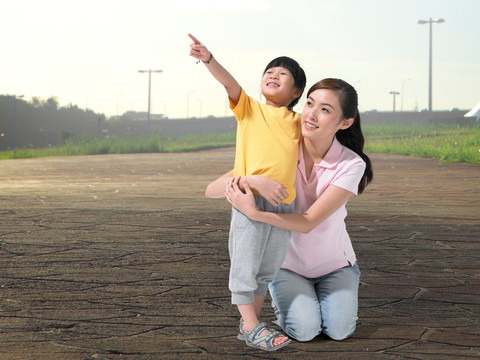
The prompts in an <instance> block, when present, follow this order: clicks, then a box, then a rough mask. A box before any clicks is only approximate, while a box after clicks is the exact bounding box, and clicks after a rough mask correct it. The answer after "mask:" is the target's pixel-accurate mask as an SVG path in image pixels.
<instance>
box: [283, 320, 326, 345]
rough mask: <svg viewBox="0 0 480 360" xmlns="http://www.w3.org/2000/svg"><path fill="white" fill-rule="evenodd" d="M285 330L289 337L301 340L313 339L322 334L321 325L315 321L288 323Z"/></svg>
mask: <svg viewBox="0 0 480 360" xmlns="http://www.w3.org/2000/svg"><path fill="white" fill-rule="evenodd" d="M284 330H285V333H286V334H287V335H288V336H289V337H291V338H293V339H295V340H296V341H300V342H307V341H311V340H313V339H314V338H315V337H317V336H318V335H319V334H320V326H319V324H314V321H312V322H303V323H298V322H297V323H295V324H290V325H286V326H285V328H284Z"/></svg>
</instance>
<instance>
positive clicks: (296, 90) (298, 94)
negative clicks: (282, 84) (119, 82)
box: [293, 87, 302, 99]
mask: <svg viewBox="0 0 480 360" xmlns="http://www.w3.org/2000/svg"><path fill="white" fill-rule="evenodd" d="M301 95H302V90H300V89H299V88H297V87H296V88H294V89H293V96H294V97H295V99H296V98H299V97H300V96H301Z"/></svg>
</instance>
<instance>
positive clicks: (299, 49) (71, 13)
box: [0, 0, 480, 119]
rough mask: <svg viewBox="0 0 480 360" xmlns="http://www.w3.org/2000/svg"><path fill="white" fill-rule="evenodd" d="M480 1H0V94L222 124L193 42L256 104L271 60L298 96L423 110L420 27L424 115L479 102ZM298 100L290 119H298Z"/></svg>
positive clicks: (222, 111)
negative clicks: (322, 86) (315, 94)
mask: <svg viewBox="0 0 480 360" xmlns="http://www.w3.org/2000/svg"><path fill="white" fill-rule="evenodd" d="M478 14H480V1H478V0H455V1H452V0H402V1H398V0H396V1H393V0H295V1H288V0H94V1H92V0H83V1H75V2H74V1H65V0H43V1H37V0H23V1H6V0H1V1H0V32H1V33H2V34H3V36H2V56H1V58H0V59H1V60H0V63H1V65H2V66H1V67H0V78H1V79H2V81H1V82H0V94H3V95H5V94H10V95H13V94H15V95H17V96H21V95H23V96H24V99H25V100H27V101H30V99H31V98H32V97H34V96H36V97H40V98H42V99H47V98H49V97H52V96H53V97H56V98H57V100H58V102H59V104H60V105H61V106H66V105H68V104H74V105H77V106H79V107H80V108H88V109H92V110H94V111H95V112H99V113H105V114H106V115H107V116H113V115H118V114H123V113H124V112H126V111H130V110H132V111H147V104H148V74H146V73H139V72H138V70H148V69H152V70H162V73H153V74H152V82H151V113H152V114H164V115H165V116H167V117H169V118H170V119H178V118H185V117H187V116H188V117H205V116H210V115H212V116H216V117H221V116H225V115H227V116H230V115H231V111H230V110H229V109H228V102H227V97H226V93H225V90H224V88H223V87H222V86H221V85H220V84H219V83H218V82H217V81H216V80H215V79H214V78H213V77H212V76H211V75H210V74H209V72H208V70H207V69H206V68H205V66H204V65H203V64H196V62H195V59H194V58H192V57H190V56H189V45H190V43H191V40H190V39H189V38H188V36H187V34H188V33H192V34H193V35H195V36H196V37H197V38H198V39H199V40H200V41H201V42H202V43H204V44H205V45H206V46H207V47H208V49H209V50H210V51H211V52H212V53H213V55H214V56H215V58H216V59H217V60H218V61H219V62H220V63H221V64H222V65H223V66H224V67H225V68H226V69H227V70H228V71H229V72H230V73H231V74H232V75H233V76H234V77H235V78H236V79H237V81H238V82H239V83H240V85H241V86H242V87H243V88H244V89H245V91H246V92H247V93H248V94H249V95H251V96H253V97H255V98H257V99H259V100H262V101H264V99H263V98H262V97H261V94H260V80H261V77H262V72H263V69H264V67H265V66H266V65H267V64H268V62H270V60H272V59H273V58H275V57H277V56H283V55H286V56H290V57H292V58H294V59H296V60H297V61H298V62H299V63H300V65H301V66H302V67H303V68H304V70H305V72H306V74H307V89H308V88H309V87H310V86H311V85H313V84H314V83H315V82H316V81H318V80H321V79H323V78H326V77H335V78H342V79H344V80H345V81H347V82H349V83H350V84H352V85H353V86H354V87H355V88H356V89H357V92H358V94H359V108H360V111H362V112H363V111H370V110H374V109H375V110H378V111H392V109H393V95H391V94H390V91H397V92H400V95H397V96H396V99H395V102H396V110H397V111H400V110H404V111H413V110H422V109H426V108H428V58H429V57H428V44H429V25H428V24H427V25H420V24H417V21H418V20H420V19H422V20H428V19H429V18H433V19H438V18H443V19H445V22H444V23H441V24H438V23H435V24H433V26H432V30H433V31H432V33H433V42H432V44H433V91H432V93H433V110H450V109H452V108H459V109H465V110H470V109H471V108H473V107H474V106H475V105H476V104H477V103H479V102H480V86H479V84H480V46H479V40H478V39H479V38H480V21H479V19H478ZM303 104H304V97H303V98H302V100H301V101H300V102H299V105H298V106H297V107H296V108H295V110H297V111H299V112H301V108H302V106H303Z"/></svg>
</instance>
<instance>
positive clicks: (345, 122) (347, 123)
mask: <svg viewBox="0 0 480 360" xmlns="http://www.w3.org/2000/svg"><path fill="white" fill-rule="evenodd" d="M353 121H354V119H353V118H348V119H344V120H342V125H341V126H340V129H342V130H345V129H348V128H349V127H350V126H352V125H353Z"/></svg>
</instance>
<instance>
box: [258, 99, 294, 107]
mask: <svg viewBox="0 0 480 360" xmlns="http://www.w3.org/2000/svg"><path fill="white" fill-rule="evenodd" d="M292 101H293V99H292V100H290V101H288V102H287V101H286V100H284V101H272V100H269V99H265V104H266V105H270V106H273V107H277V108H281V107H286V108H288V105H290V103H291V102H292Z"/></svg>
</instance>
